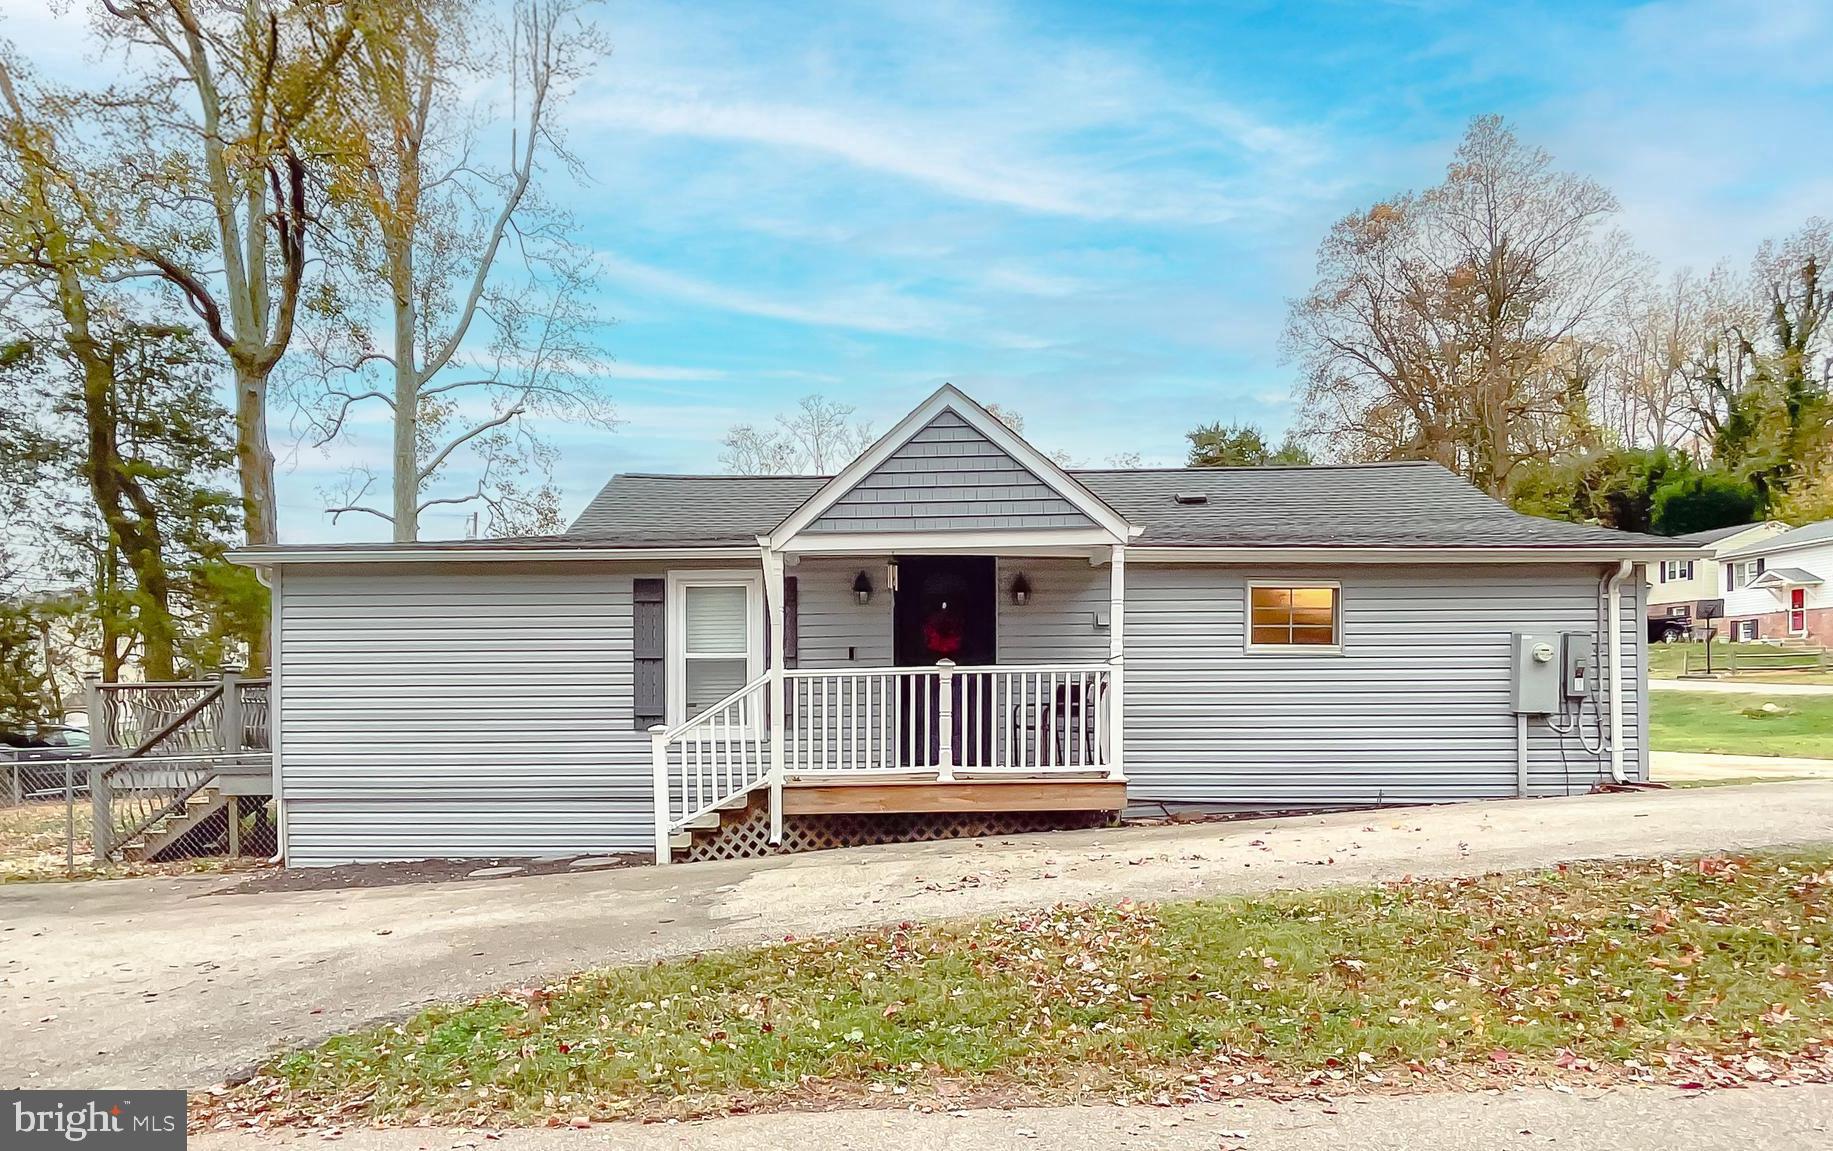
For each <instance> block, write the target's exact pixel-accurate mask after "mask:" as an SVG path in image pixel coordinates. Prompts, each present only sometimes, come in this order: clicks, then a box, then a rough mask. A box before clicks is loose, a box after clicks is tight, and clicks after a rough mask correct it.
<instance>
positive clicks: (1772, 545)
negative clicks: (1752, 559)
mask: <svg viewBox="0 0 1833 1151" xmlns="http://www.w3.org/2000/svg"><path fill="white" fill-rule="evenodd" d="M1829 541H1833V520H1821V521H1820V522H1819V523H1812V524H1802V525H1801V526H1800V527H1798V528H1790V529H1789V530H1788V531H1785V532H1782V533H1780V534H1779V535H1773V536H1770V537H1769V538H1768V539H1766V540H1758V541H1757V542H1756V543H1754V544H1745V545H1744V546H1743V547H1741V548H1738V549H1737V550H1736V551H1733V552H1727V553H1726V554H1724V555H1722V556H1720V557H1719V558H1720V559H1731V558H1733V557H1737V556H1760V555H1768V554H1769V553H1771V552H1777V551H1782V550H1783V549H1784V548H1798V547H1801V546H1803V545H1805V544H1818V543H1826V542H1829Z"/></svg>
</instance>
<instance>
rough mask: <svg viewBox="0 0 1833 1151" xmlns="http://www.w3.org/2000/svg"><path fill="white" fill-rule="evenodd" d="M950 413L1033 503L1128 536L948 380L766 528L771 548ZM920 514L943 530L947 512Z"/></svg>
mask: <svg viewBox="0 0 1833 1151" xmlns="http://www.w3.org/2000/svg"><path fill="white" fill-rule="evenodd" d="M949 415H952V416H953V417H954V425H955V427H952V428H951V429H950V431H953V430H955V429H956V428H958V429H959V430H965V431H967V432H970V433H973V434H975V435H977V436H978V438H979V439H981V440H983V441H984V442H985V444H986V445H987V446H988V447H989V448H990V449H991V453H992V455H993V456H998V457H1002V458H1004V459H1005V460H1006V461H1007V462H1009V463H1011V464H1013V465H1016V468H1017V471H1018V472H1020V473H1023V474H1024V476H1025V478H1026V479H1027V480H1028V481H1030V482H1029V485H1028V486H1029V487H1031V488H1034V489H1035V490H1036V491H1037V492H1038V493H1039V494H1041V495H1042V496H1044V497H1046V498H1045V499H1044V500H1038V501H1035V502H1037V503H1039V504H1043V503H1046V502H1048V500H1049V499H1050V498H1056V499H1057V500H1059V501H1060V502H1061V503H1063V504H1067V505H1068V507H1069V509H1070V513H1069V514H1059V515H1057V516H1056V517H1055V518H1058V519H1065V520H1067V519H1070V518H1072V517H1073V515H1074V514H1075V513H1079V514H1080V516H1081V517H1084V518H1085V519H1086V520H1087V521H1089V522H1090V524H1091V529H1090V530H1094V531H1098V532H1101V533H1105V534H1106V535H1108V536H1110V537H1111V538H1113V539H1115V540H1120V541H1124V540H1125V539H1126V538H1127V536H1128V530H1129V525H1128V524H1127V522H1126V521H1125V520H1124V519H1123V518H1121V516H1120V515H1119V514H1118V513H1116V512H1115V511H1114V509H1113V508H1111V507H1108V506H1107V505H1106V504H1104V503H1103V502H1102V501H1101V499H1100V497H1098V496H1096V495H1095V494H1094V493H1093V492H1091V491H1089V490H1088V489H1087V488H1086V487H1084V486H1082V485H1081V484H1080V483H1078V482H1077V481H1076V480H1075V478H1074V477H1073V476H1071V475H1070V474H1069V473H1068V472H1066V471H1064V470H1063V469H1062V467H1060V466H1059V465H1058V464H1057V463H1056V461H1054V460H1052V459H1051V458H1050V457H1049V456H1046V455H1045V454H1044V453H1043V452H1040V451H1038V450H1037V449H1036V448H1034V447H1032V446H1031V445H1030V444H1029V443H1026V442H1025V439H1024V437H1022V436H1020V435H1019V434H1018V433H1016V432H1014V431H1013V430H1012V429H1011V428H1009V427H1007V426H1006V425H1005V423H1004V422H1002V421H1001V420H1000V419H999V418H998V417H997V416H995V415H993V413H991V412H989V411H987V410H986V409H985V408H983V407H981V406H980V405H979V404H977V403H975V402H974V401H973V400H972V399H970V398H968V396H967V395H966V394H965V393H963V392H962V391H961V390H960V389H959V388H957V387H955V386H954V385H953V384H943V385H942V386H941V387H939V388H937V389H936V390H935V391H934V392H932V393H931V394H930V396H929V398H928V399H926V400H924V401H923V402H922V403H920V404H918V405H917V406H916V407H915V408H914V409H912V410H911V412H910V413H909V414H908V415H906V416H905V417H904V418H903V419H901V420H899V421H898V422H897V424H896V425H895V426H893V427H892V429H891V430H890V431H888V432H886V433H885V434H884V435H882V436H880V437H879V438H878V439H877V440H876V441H875V442H874V443H873V444H872V446H871V447H869V448H867V449H866V450H865V451H864V452H861V453H860V455H859V458H858V459H855V460H854V461H853V462H852V463H850V464H848V465H847V466H846V467H845V468H843V469H841V471H840V472H839V474H837V475H835V476H834V477H833V478H832V479H831V480H829V481H828V482H827V483H826V484H824V485H823V486H822V487H821V489H820V490H819V491H817V492H815V494H814V495H812V496H810V497H809V498H808V500H807V501H806V502H805V503H803V504H802V506H801V507H799V508H797V509H796V510H795V511H793V512H791V513H790V514H789V516H788V517H787V518H786V519H784V520H783V522H782V523H780V524H777V525H776V526H775V527H774V528H773V529H771V530H770V532H769V533H768V534H769V535H770V537H771V540H770V542H771V546H772V547H781V546H782V545H783V544H784V543H785V542H787V541H788V540H790V539H792V538H794V537H795V536H796V535H797V534H798V533H800V532H802V531H804V530H806V529H807V528H808V527H809V526H810V525H812V524H814V523H816V522H817V521H819V520H820V519H821V518H822V517H823V516H824V515H826V513H827V512H828V511H829V510H830V509H832V508H834V507H835V506H836V505H838V504H840V503H841V502H842V501H843V500H845V499H847V497H848V496H850V495H851V494H852V493H853V492H854V491H855V490H857V489H859V488H860V487H861V486H862V485H864V484H865V483H867V482H868V481H870V480H871V479H872V478H873V477H875V476H876V475H877V474H878V473H879V470H880V469H881V468H885V467H887V466H890V465H892V464H893V461H894V460H895V459H896V457H898V455H899V454H900V453H902V452H904V451H905V450H906V448H907V447H908V446H909V445H911V444H912V442H913V441H915V440H917V439H918V438H919V437H920V436H922V435H923V434H924V433H925V432H926V431H928V430H929V429H930V428H931V427H932V426H934V425H936V424H937V423H938V422H939V421H940V420H941V419H942V418H943V417H945V416H949ZM987 458H990V457H987ZM1046 514H1047V515H1048V513H1046ZM921 518H924V519H930V520H932V521H934V522H932V523H931V524H930V525H928V526H926V527H924V528H922V529H920V530H928V531H936V530H947V529H946V528H944V526H943V523H942V521H944V520H946V519H947V518H948V517H947V516H946V515H943V516H926V517H921ZM970 518H979V517H970ZM968 526H969V528H970V530H972V529H973V528H974V527H984V526H991V525H988V524H969V525H968ZM830 530H832V529H830Z"/></svg>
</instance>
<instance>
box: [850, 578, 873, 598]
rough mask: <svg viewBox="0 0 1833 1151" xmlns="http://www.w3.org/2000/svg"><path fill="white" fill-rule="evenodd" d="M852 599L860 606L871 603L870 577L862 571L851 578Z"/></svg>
mask: <svg viewBox="0 0 1833 1151" xmlns="http://www.w3.org/2000/svg"><path fill="white" fill-rule="evenodd" d="M853 598H854V599H856V600H858V601H859V602H860V603H862V604H868V603H871V602H872V577H871V576H869V575H867V574H866V573H865V572H863V571H861V572H860V573H859V574H858V575H856V576H854V577H853Z"/></svg>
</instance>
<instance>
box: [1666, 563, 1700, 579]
mask: <svg viewBox="0 0 1833 1151" xmlns="http://www.w3.org/2000/svg"><path fill="white" fill-rule="evenodd" d="M1692 578H1693V561H1692V560H1662V561H1661V582H1662V583H1679V582H1680V581H1681V580H1690V579H1692Z"/></svg>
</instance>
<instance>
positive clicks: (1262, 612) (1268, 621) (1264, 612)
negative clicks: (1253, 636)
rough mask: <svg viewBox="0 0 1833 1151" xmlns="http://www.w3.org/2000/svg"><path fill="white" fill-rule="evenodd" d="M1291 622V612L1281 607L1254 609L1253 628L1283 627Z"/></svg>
mask: <svg viewBox="0 0 1833 1151" xmlns="http://www.w3.org/2000/svg"><path fill="white" fill-rule="evenodd" d="M1291 620H1292V611H1291V609H1289V608H1283V607H1257V608H1255V609H1254V626H1255V627H1285V626H1286V624H1288V623H1290V622H1291Z"/></svg>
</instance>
